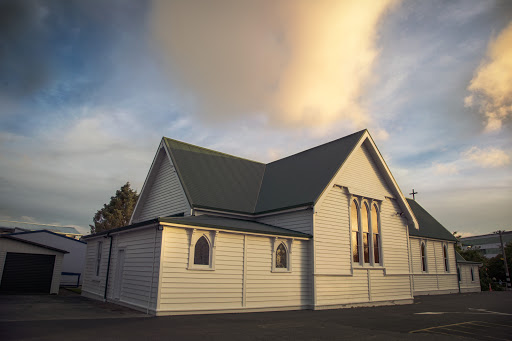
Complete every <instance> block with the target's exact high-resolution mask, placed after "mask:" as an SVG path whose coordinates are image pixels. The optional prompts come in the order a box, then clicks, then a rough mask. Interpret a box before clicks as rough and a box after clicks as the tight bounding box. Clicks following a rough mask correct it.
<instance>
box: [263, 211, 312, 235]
mask: <svg viewBox="0 0 512 341" xmlns="http://www.w3.org/2000/svg"><path fill="white" fill-rule="evenodd" d="M256 221H258V222H260V223H265V224H269V225H274V226H278V227H282V228H285V229H289V230H293V231H297V232H302V233H307V234H312V233H313V210H312V209H303V210H300V211H292V212H285V213H278V214H273V215H268V216H264V217H260V218H257V219H256Z"/></svg>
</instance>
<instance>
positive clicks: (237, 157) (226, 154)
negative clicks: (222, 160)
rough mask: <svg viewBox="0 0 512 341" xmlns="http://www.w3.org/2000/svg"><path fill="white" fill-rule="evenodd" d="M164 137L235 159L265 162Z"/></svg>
mask: <svg viewBox="0 0 512 341" xmlns="http://www.w3.org/2000/svg"><path fill="white" fill-rule="evenodd" d="M164 138H165V139H167V140H171V141H175V142H178V143H182V144H185V145H187V146H192V147H194V148H198V149H202V150H206V151H209V152H214V153H216V154H221V155H225V156H229V157H232V158H235V159H239V160H245V161H250V162H255V163H259V164H262V165H265V163H263V162H260V161H255V160H251V159H247V158H243V157H240V156H236V155H232V154H228V153H224V152H219V151H218V150H214V149H210V148H206V147H201V146H198V145H195V144H192V143H188V142H183V141H180V140H176V139H172V138H170V137H167V136H164Z"/></svg>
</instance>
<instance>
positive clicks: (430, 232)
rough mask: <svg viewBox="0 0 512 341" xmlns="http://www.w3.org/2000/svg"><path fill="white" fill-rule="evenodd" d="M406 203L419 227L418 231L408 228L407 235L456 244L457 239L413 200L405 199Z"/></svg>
mask: <svg viewBox="0 0 512 341" xmlns="http://www.w3.org/2000/svg"><path fill="white" fill-rule="evenodd" d="M407 202H408V203H409V206H410V207H411V209H412V212H413V213H414V215H415V216H416V219H417V220H418V224H419V226H420V228H419V230H417V229H415V228H414V227H412V226H409V235H410V236H417V237H425V238H433V239H442V240H449V241H454V242H456V241H457V239H456V238H455V237H454V236H453V235H452V234H451V233H450V231H448V230H447V229H446V228H445V227H444V226H443V225H441V223H439V222H438V221H437V220H436V219H435V218H434V217H432V216H431V215H430V213H428V212H427V211H426V210H425V209H424V208H423V207H421V206H420V204H418V203H417V202H416V201H415V200H412V199H409V198H407Z"/></svg>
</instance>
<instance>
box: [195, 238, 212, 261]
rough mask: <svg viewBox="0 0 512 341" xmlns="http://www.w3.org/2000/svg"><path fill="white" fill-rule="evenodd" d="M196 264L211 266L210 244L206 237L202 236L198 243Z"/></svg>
mask: <svg viewBox="0 0 512 341" xmlns="http://www.w3.org/2000/svg"><path fill="white" fill-rule="evenodd" d="M194 264H199V265H210V244H209V243H208V241H207V240H206V237H205V236H202V237H201V238H199V239H198V240H197V242H196V247H195V249H194Z"/></svg>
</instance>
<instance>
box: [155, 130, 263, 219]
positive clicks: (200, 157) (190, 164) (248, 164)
mask: <svg viewBox="0 0 512 341" xmlns="http://www.w3.org/2000/svg"><path fill="white" fill-rule="evenodd" d="M164 141H165V143H166V145H167V147H168V151H169V155H170V156H171V158H172V163H173V165H174V167H175V169H176V171H177V173H178V176H179V178H180V180H181V182H182V185H183V189H184V190H185V194H186V195H187V199H188V200H189V203H190V205H191V206H193V207H201V208H214V209H221V210H227V211H234V212H243V213H252V212H253V210H254V206H255V205H256V200H257V198H258V191H259V188H260V184H261V179H262V177H263V172H264V170H265V164H263V163H259V162H255V161H250V160H246V159H242V158H239V157H236V156H232V155H228V154H224V153H220V152H216V151H214V150H210V149H206V148H201V147H197V146H194V145H191V144H188V143H184V142H180V141H176V140H173V139H170V138H166V137H164Z"/></svg>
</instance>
